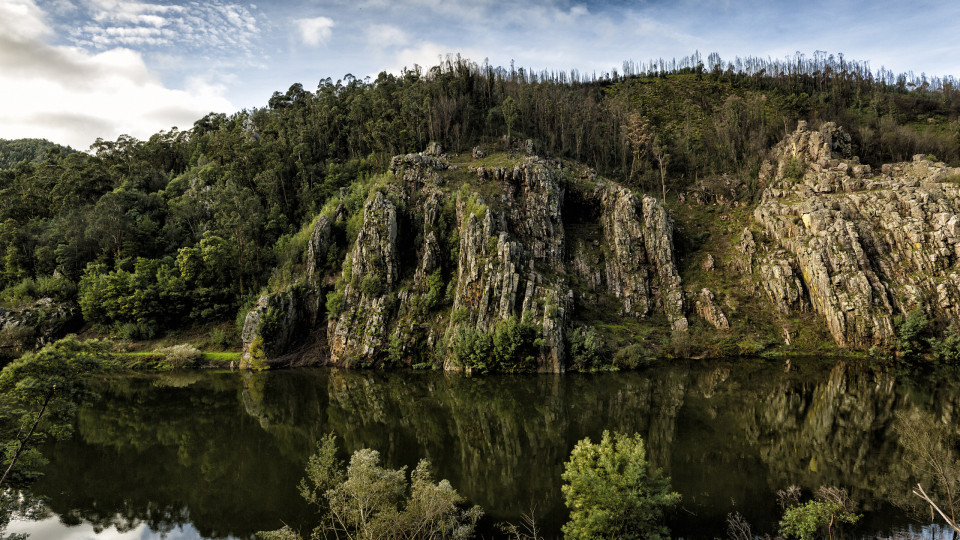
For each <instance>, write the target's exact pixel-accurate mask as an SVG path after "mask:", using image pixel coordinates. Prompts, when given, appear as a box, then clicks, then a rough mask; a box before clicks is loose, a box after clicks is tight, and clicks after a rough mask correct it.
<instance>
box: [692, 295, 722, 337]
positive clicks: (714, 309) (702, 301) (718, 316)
mask: <svg viewBox="0 0 960 540" xmlns="http://www.w3.org/2000/svg"><path fill="white" fill-rule="evenodd" d="M715 300H716V297H715V296H714V295H713V292H712V291H711V290H710V289H707V288H703V289H700V294H699V296H698V297H697V302H696V305H697V314H698V315H700V317H702V318H703V320H705V321H707V322H708V323H710V324H712V325H713V327H714V328H717V329H719V330H729V329H730V321H728V320H727V316H726V315H724V314H723V311H722V310H721V309H720V308H719V307H718V306H717V304H716V302H715Z"/></svg>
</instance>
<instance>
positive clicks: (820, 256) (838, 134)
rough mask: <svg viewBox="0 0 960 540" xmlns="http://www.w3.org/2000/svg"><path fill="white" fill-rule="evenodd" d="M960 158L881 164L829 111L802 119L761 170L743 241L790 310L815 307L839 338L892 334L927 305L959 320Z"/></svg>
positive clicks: (767, 284) (950, 320)
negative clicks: (816, 125) (953, 163)
mask: <svg viewBox="0 0 960 540" xmlns="http://www.w3.org/2000/svg"><path fill="white" fill-rule="evenodd" d="M958 180H960V169H957V168H950V167H947V166H945V165H944V164H943V163H939V162H936V161H935V160H934V159H933V158H931V157H929V156H922V155H918V156H914V159H913V161H912V162H904V163H894V164H888V165H884V166H883V167H882V169H881V171H879V173H878V172H876V171H873V170H872V169H871V167H870V166H869V165H864V164H861V163H860V162H859V160H858V159H857V158H856V157H853V156H851V145H850V137H849V135H847V134H846V133H844V132H843V131H842V130H841V129H839V128H837V127H836V126H835V125H833V124H831V123H827V124H825V125H824V126H823V127H822V128H821V129H820V130H819V131H813V130H811V129H809V128H808V127H807V126H806V124H805V123H803V122H801V123H800V125H799V127H798V128H797V130H796V131H795V132H794V133H793V134H791V135H790V136H788V137H787V138H786V139H785V140H784V141H783V142H782V143H780V145H778V146H777V148H776V149H775V150H774V152H773V161H772V162H771V163H768V164H767V165H766V166H765V167H764V169H763V170H762V171H761V182H765V183H766V184H767V187H766V189H765V191H764V192H763V196H762V200H761V202H760V204H759V205H758V206H757V207H756V209H755V211H754V220H755V223H756V224H757V225H759V228H760V230H759V231H755V232H757V234H753V233H751V232H750V231H749V230H748V231H745V233H744V237H743V244H742V249H743V252H744V255H745V257H747V258H749V259H752V261H753V267H754V271H755V273H756V275H757V277H758V279H759V280H760V282H761V284H762V287H763V289H764V290H765V291H766V294H767V296H768V297H769V299H770V300H771V301H772V302H773V303H774V304H775V306H776V307H777V309H778V310H779V311H780V312H782V313H796V312H802V311H804V310H808V309H812V310H813V311H815V312H816V313H818V314H820V315H821V316H822V317H823V319H824V320H825V322H826V325H827V327H828V328H829V330H830V333H831V334H832V336H833V338H834V339H835V340H836V342H837V344H838V345H840V346H843V347H850V348H868V347H871V346H874V345H878V346H888V345H890V344H892V343H893V341H894V339H895V337H896V336H895V318H896V317H898V316H902V315H905V314H906V313H907V312H909V311H911V310H913V309H921V310H923V311H924V312H925V313H926V314H927V315H928V316H930V317H932V318H933V319H935V320H937V321H938V322H939V323H940V324H941V325H943V326H946V325H948V324H956V323H958V322H960V311H958V310H960V266H958V265H960V245H958V241H960V216H958V214H960V185H958V184H957V182H958Z"/></svg>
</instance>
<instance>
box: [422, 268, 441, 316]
mask: <svg viewBox="0 0 960 540" xmlns="http://www.w3.org/2000/svg"><path fill="white" fill-rule="evenodd" d="M427 286H428V287H429V288H428V290H427V295H426V297H425V299H424V302H425V303H426V308H427V309H428V310H433V309H436V308H437V307H439V306H440V304H441V302H443V299H444V293H445V287H446V286H445V285H444V283H443V275H442V274H441V273H440V270H439V269H438V270H437V271H436V272H434V273H432V274H430V277H429V278H427Z"/></svg>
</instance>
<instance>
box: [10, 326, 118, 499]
mask: <svg viewBox="0 0 960 540" xmlns="http://www.w3.org/2000/svg"><path fill="white" fill-rule="evenodd" d="M108 347H109V343H108V342H103V341H85V342H82V341H79V340H77V339H76V337H72V336H71V337H66V338H64V339H61V340H60V341H57V342H55V343H52V344H50V345H47V346H45V347H44V348H42V349H40V350H39V351H37V352H35V353H28V354H25V355H23V356H22V357H20V358H18V359H17V360H14V361H13V362H11V363H10V364H8V365H7V366H6V367H4V368H3V371H0V426H2V430H3V432H2V437H3V438H2V451H3V464H4V465H5V466H6V468H5V470H4V473H3V476H2V477H0V487H2V486H3V484H4V483H7V482H9V481H10V480H11V479H13V478H14V477H16V478H18V479H21V480H29V479H30V478H31V477H32V476H34V475H35V474H36V473H35V472H34V471H32V470H30V469H31V468H32V467H35V466H37V465H40V464H42V463H43V457H42V456H41V455H40V452H39V451H38V450H37V448H36V446H37V444H36V443H37V442H39V441H40V440H42V439H44V438H47V437H52V438H54V439H64V438H66V437H69V436H70V434H71V433H72V429H73V415H74V414H75V412H76V409H77V407H78V406H79V405H80V404H81V403H82V402H84V401H85V400H87V399H90V398H91V397H92V396H93V394H92V392H91V391H90V389H89V386H88V379H89V377H90V376H91V375H93V374H94V373H98V372H101V371H103V370H105V369H108V368H109V367H110V365H111V363H112V361H111V356H110V354H109V352H108Z"/></svg>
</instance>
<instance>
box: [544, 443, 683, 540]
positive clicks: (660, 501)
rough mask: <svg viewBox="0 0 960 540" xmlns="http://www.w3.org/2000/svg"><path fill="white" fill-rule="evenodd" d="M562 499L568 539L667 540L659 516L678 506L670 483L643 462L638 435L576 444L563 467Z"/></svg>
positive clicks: (656, 470)
mask: <svg viewBox="0 0 960 540" xmlns="http://www.w3.org/2000/svg"><path fill="white" fill-rule="evenodd" d="M562 479H563V486H562V487H561V489H562V491H563V496H564V499H565V503H566V505H567V508H569V509H570V521H568V522H567V523H566V524H565V525H564V526H563V532H564V535H566V537H567V538H583V539H586V538H650V539H659V538H666V537H668V531H667V528H666V527H665V526H663V525H661V524H660V523H659V522H660V518H661V517H662V516H663V511H664V510H665V509H667V508H670V507H673V506H674V505H676V504H677V503H678V502H679V501H680V494H679V493H676V492H673V491H670V479H669V478H668V477H665V476H664V475H663V472H662V471H661V470H660V469H658V468H651V467H650V464H649V463H647V453H646V449H645V448H644V445H643V439H642V438H640V435H639V434H634V435H633V436H632V437H630V436H627V435H626V434H623V433H614V434H613V435H611V434H610V433H609V432H608V431H604V432H603V437H602V438H601V440H600V442H599V443H597V444H594V443H593V442H591V441H590V439H589V438H586V439H583V440H581V441H580V442H578V443H577V445H576V446H575V447H574V448H573V451H572V452H571V453H570V460H569V461H567V462H566V463H565V464H564V471H563V475H562Z"/></svg>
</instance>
